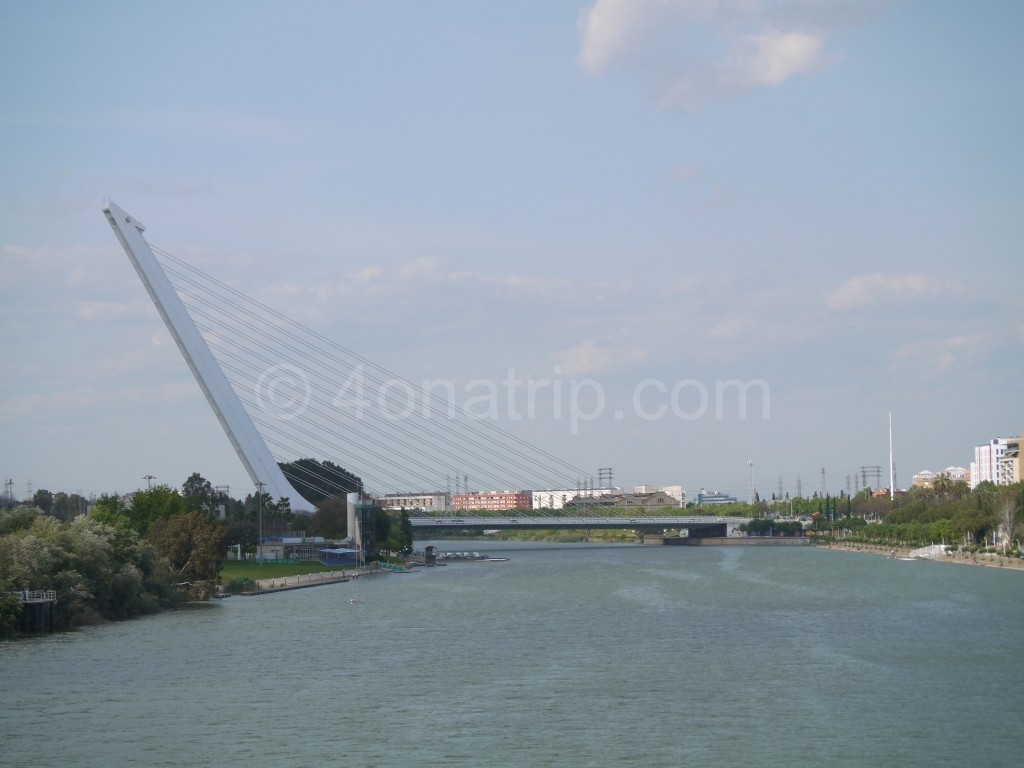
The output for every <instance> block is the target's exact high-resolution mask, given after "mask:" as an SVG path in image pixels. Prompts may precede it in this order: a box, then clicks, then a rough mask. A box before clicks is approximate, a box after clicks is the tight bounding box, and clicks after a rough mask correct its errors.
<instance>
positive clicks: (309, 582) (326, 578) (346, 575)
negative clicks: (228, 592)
mask: <svg viewBox="0 0 1024 768" xmlns="http://www.w3.org/2000/svg"><path fill="white" fill-rule="evenodd" d="M383 572H384V571H381V570H380V569H378V568H372V567H363V568H346V569H344V570H341V571H322V572H320V573H300V574H295V575H292V576H277V577H276V578H273V579H257V580H256V586H255V588H253V589H251V590H249V591H248V592H243V593H242V594H243V595H267V594H271V593H273V592H288V591H291V590H294V589H308V588H309V587H323V586H327V585H328V584H340V583H342V582H345V581H350V580H353V579H358V578H361V577H366V576H371V575H373V574H378V573H383Z"/></svg>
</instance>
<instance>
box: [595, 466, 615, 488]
mask: <svg viewBox="0 0 1024 768" xmlns="http://www.w3.org/2000/svg"><path fill="white" fill-rule="evenodd" d="M613 477H614V472H613V471H612V468H611V467H598V470H597V487H598V488H611V487H612V482H613Z"/></svg>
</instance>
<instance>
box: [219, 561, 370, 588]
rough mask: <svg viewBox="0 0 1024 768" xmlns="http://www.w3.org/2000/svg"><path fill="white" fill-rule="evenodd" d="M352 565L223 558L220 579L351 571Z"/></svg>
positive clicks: (266, 577) (223, 582)
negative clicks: (263, 561) (261, 561)
mask: <svg viewBox="0 0 1024 768" xmlns="http://www.w3.org/2000/svg"><path fill="white" fill-rule="evenodd" d="M353 567H354V566H351V565H348V566H340V565H323V564H322V563H318V562H317V561H316V560H306V561H303V562H301V563H294V564H292V563H256V562H252V561H247V560H225V561H224V562H223V563H222V564H221V570H220V580H221V583H222V584H226V583H227V582H229V581H231V580H232V579H241V578H250V579H278V578H281V577H283V576H295V575H297V574H300V573H322V572H324V571H341V570H349V571H351V570H352V569H353Z"/></svg>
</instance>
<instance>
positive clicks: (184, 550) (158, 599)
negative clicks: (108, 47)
mask: <svg viewBox="0 0 1024 768" xmlns="http://www.w3.org/2000/svg"><path fill="white" fill-rule="evenodd" d="M288 471H290V472H291V474H292V476H298V477H304V478H305V484H306V485H307V486H311V485H312V484H313V483H314V482H317V481H319V482H321V484H322V483H323V482H326V481H324V478H325V477H326V478H329V480H330V484H329V487H331V488H335V489H340V490H339V493H338V494H337V495H333V496H327V495H325V494H320V497H319V498H318V499H316V506H317V512H316V513H315V514H314V515H307V514H301V513H296V512H293V511H292V509H291V505H290V504H289V502H288V500H287V499H278V500H276V501H275V500H273V499H272V498H271V497H270V496H269V495H268V494H263V495H262V496H256V495H253V494H250V495H248V496H246V498H245V499H242V500H238V499H232V498H230V497H228V496H227V495H226V494H223V493H220V492H218V491H217V490H216V489H215V488H214V487H213V486H212V484H211V483H210V482H209V481H207V480H206V479H205V478H203V477H202V476H201V475H200V474H199V473H193V474H192V475H191V476H189V478H188V479H187V480H186V481H185V482H184V483H183V484H182V487H181V490H180V491H179V490H177V489H174V488H171V487H169V486H166V485H158V486H155V487H153V488H149V489H146V490H140V491H136V492H135V493H133V494H128V495H123V496H122V495H118V494H104V495H102V496H100V497H99V498H98V499H95V500H94V501H93V502H92V503H91V505H90V503H89V502H87V500H86V499H84V498H83V497H81V496H78V495H76V494H71V495H68V494H65V493H56V494H54V493H51V492H50V491H47V490H39V491H37V492H36V494H35V496H34V498H33V502H34V506H33V507H29V506H20V507H15V508H11V509H6V510H0V634H2V633H4V632H9V631H11V629H12V628H13V626H14V622H15V617H16V615H17V611H18V610H19V608H20V601H18V600H17V599H14V598H12V597H10V593H11V592H15V591H22V590H36V589H53V590H56V591H57V593H58V596H59V597H58V602H57V608H56V616H55V621H56V625H57V627H58V628H67V627H72V626H79V625H82V624H88V623H94V622H96V621H101V620H104V619H120V618H126V617H129V616H135V615H138V614H140V613H146V612H149V611H154V610H158V609H159V608H161V607H164V606H167V605H170V604H172V603H174V602H178V601H182V600H204V599H208V598H210V597H211V596H213V595H214V593H215V592H216V590H217V585H218V582H219V577H220V569H221V564H222V562H223V558H224V553H225V551H226V548H227V547H228V546H229V545H231V546H234V545H236V544H239V545H241V546H243V547H253V548H255V546H256V544H257V540H258V530H259V529H258V521H259V518H260V516H261V513H262V518H263V530H264V535H265V536H281V535H284V534H287V533H299V532H303V533H306V534H307V535H322V536H325V537H330V538H343V537H345V536H347V535H348V531H347V502H346V499H345V494H346V493H348V492H350V490H356V491H358V490H359V489H361V487H362V483H361V481H360V480H359V478H356V477H354V476H352V475H351V474H349V473H347V472H345V471H344V470H343V469H342V468H340V467H337V466H335V465H333V464H330V462H316V461H315V460H312V459H304V460H302V461H300V462H296V463H294V464H293V465H290V466H289V467H288ZM371 523H372V525H373V529H374V530H373V531H368V532H367V533H368V535H367V536H366V539H367V540H368V541H371V542H376V545H377V549H379V550H388V551H391V552H401V551H406V550H408V549H410V548H411V544H412V527H411V524H410V522H409V519H408V517H407V516H405V515H400V516H399V515H390V514H387V513H385V512H384V511H383V510H375V512H374V514H373V515H372V520H371ZM368 554H369V555H370V556H371V557H372V556H375V555H376V552H370V553H368Z"/></svg>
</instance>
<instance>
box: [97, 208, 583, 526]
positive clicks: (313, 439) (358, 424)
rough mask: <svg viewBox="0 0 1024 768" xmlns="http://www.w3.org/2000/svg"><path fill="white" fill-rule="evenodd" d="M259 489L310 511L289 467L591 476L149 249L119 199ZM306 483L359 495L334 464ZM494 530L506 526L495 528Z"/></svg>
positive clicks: (402, 475)
mask: <svg viewBox="0 0 1024 768" xmlns="http://www.w3.org/2000/svg"><path fill="white" fill-rule="evenodd" d="M103 210H104V214H105V215H106V217H107V220H108V221H109V223H110V225H111V227H112V228H113V229H114V232H115V234H116V235H117V237H118V239H119V240H120V242H121V244H122V246H123V247H124V249H125V251H126V253H127V254H128V256H129V259H130V260H131V261H132V263H133V265H134V266H135V269H136V271H137V272H138V274H139V277H140V278H141V279H142V282H143V284H144V285H145V287H146V289H147V291H148V292H149V294H150V297H151V298H152V299H153V302H154V304H155V305H156V307H157V309H158V311H159V312H160V315H161V317H162V318H163V320H164V322H165V323H166V325H167V327H168V329H169V330H170V332H171V335H172V336H173V337H174V340H175V342H176V343H177V345H178V347H179V349H180V350H181V352H182V355H183V356H184V358H185V360H186V362H187V363H188V365H189V368H190V369H191V371H192V373H193V375H194V376H195V378H196V381H197V382H198V383H199V386H200V387H201V389H202V390H203V393H204V394H205V395H206V398H207V400H208V401H209V403H210V406H211V407H212V409H213V411H214V413H215V414H216V416H217V418H218V420H219V421H220V423H221V426H222V427H223V428H224V430H225V433H226V434H227V436H228V438H229V440H230V441H231V444H232V446H233V447H234V448H235V451H236V453H237V454H238V456H239V459H240V460H241V461H242V464H243V465H244V466H245V469H246V471H247V472H248V474H249V477H250V479H251V480H252V482H253V485H254V487H257V488H260V489H263V490H265V491H266V492H268V493H270V495H271V496H272V497H274V498H279V497H286V498H288V499H289V500H290V502H291V506H292V508H293V509H296V510H305V511H311V510H312V509H313V507H312V505H311V504H309V503H308V502H306V500H305V499H304V498H303V497H302V496H301V495H300V494H299V493H298V491H296V489H295V486H296V485H298V484H299V482H298V478H297V477H295V476H291V477H287V476H285V474H284V472H282V470H281V468H280V466H279V464H278V463H279V462H291V461H294V460H296V459H300V458H316V459H318V460H320V461H329V462H331V463H333V464H335V465H337V466H338V467H344V468H345V469H346V470H348V471H349V472H352V473H354V474H355V475H358V476H359V478H361V480H362V482H363V486H364V488H365V489H366V490H367V491H370V492H372V493H375V494H377V495H383V494H384V493H385V492H386V491H387V490H389V489H397V488H407V487H411V486H419V487H421V488H423V489H424V490H430V489H440V488H444V487H445V486H446V484H447V483H448V482H449V479H450V478H451V477H453V476H454V477H456V478H462V482H463V487H464V488H466V489H467V490H468V485H469V484H468V478H470V477H471V478H472V480H473V486H474V487H475V488H481V489H495V488H517V489H538V488H573V487H579V486H580V483H581V481H584V482H585V478H587V477H588V476H589V475H588V473H587V472H585V471H584V470H582V469H580V468H578V467H576V466H573V465H572V464H570V463H569V462H567V461H564V460H563V459H561V458H559V457H557V456H554V455H552V454H550V453H548V452H546V451H544V450H542V449H540V448H538V447H536V446H534V445H531V444H530V443H528V442H527V441H525V440H523V439H522V438H520V437H518V436H516V435H513V434H511V433H509V432H507V431H505V430H503V429H501V428H500V427H498V426H497V425H496V424H494V423H492V422H490V421H487V420H484V419H478V418H474V417H473V416H471V415H470V414H468V413H466V412H465V411H464V410H463V409H462V408H460V407H457V406H455V405H454V404H453V403H452V401H451V398H449V397H447V394H448V393H444V394H438V393H437V391H436V390H433V389H428V388H425V387H421V386H418V385H416V384H414V383H412V382H410V381H407V380H405V379H403V378H401V377H400V376H398V375H397V374H394V373H392V372H391V371H388V370H386V369H385V368H383V367H381V366H379V365H377V364H376V363H374V362H373V361H372V360H370V359H368V358H366V357H363V356H362V355H360V354H359V353H357V352H355V351H353V350H352V349H349V348H347V347H344V346H342V345H341V344H339V343H337V342H336V341H334V340H332V339H329V338H327V337H326V336H324V335H322V334H320V333H318V332H317V331H315V330H313V329H311V328H307V327H305V326H304V325H302V324H300V323H298V322H296V321H294V320H292V319H291V318H289V317H286V316H285V315H283V314H281V313H280V312H278V311H277V310H275V309H273V308H271V307H269V306H267V305H266V304H263V303H261V302H259V301H257V300H256V299H253V298H251V297H249V296H246V295H245V294H243V293H241V292H239V291H237V290H235V289H234V288H232V287H230V286H228V285H226V284H225V283H222V282H220V281H218V280H216V279H215V278H213V277H211V276H210V275H208V274H205V273H204V272H202V271H201V270H198V269H196V268H195V267H192V266H190V265H189V264H187V263H186V262H184V261H182V260H181V259H178V258H177V257H175V256H174V255H173V254H170V253H168V252H166V251H164V250H162V249H160V248H157V247H155V246H152V245H150V244H149V243H148V242H147V240H146V239H145V237H144V236H143V232H144V230H145V227H144V226H143V225H142V224H141V223H140V222H139V221H138V220H137V219H135V218H134V217H132V216H131V215H129V214H127V213H126V212H125V211H124V210H122V209H121V208H119V207H118V206H116V205H115V204H114V203H112V202H111V203H108V204H107V206H106V207H105V208H104V209H103ZM302 483H304V484H305V486H306V487H310V486H312V487H314V489H315V490H316V491H317V492H319V493H320V494H322V496H333V495H337V494H339V493H345V492H347V491H351V490H352V489H351V488H350V487H347V486H345V485H343V484H341V483H340V482H339V480H338V478H337V476H336V475H332V474H330V473H328V472H319V473H314V476H313V477H309V476H308V475H307V476H304V477H303V478H302ZM488 527H497V524H496V525H495V526H490V525H489V526H488Z"/></svg>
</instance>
